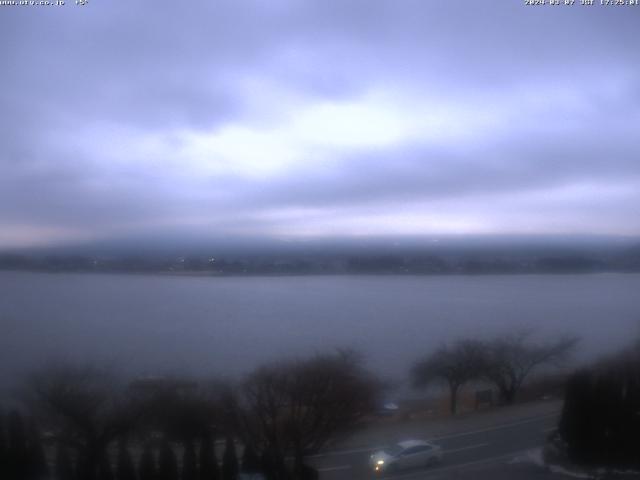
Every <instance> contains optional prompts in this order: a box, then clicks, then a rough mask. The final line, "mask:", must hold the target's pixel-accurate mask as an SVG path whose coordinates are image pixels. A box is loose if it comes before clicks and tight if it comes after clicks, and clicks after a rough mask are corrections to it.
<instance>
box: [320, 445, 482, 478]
mask: <svg viewBox="0 0 640 480" xmlns="http://www.w3.org/2000/svg"><path fill="white" fill-rule="evenodd" d="M487 446H489V444H488V443H478V444H477V445H469V446H468V447H460V448H453V449H451V450H443V451H442V453H456V452H462V451H464V450H473V449H474V448H482V447H487ZM349 468H353V465H340V466H338V467H325V468H318V471H319V472H331V471H334V470H347V469H349Z"/></svg>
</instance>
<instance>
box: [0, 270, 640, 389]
mask: <svg viewBox="0 0 640 480" xmlns="http://www.w3.org/2000/svg"><path fill="white" fill-rule="evenodd" d="M639 292H640V275H631V274H627V275H625V274H598V275H555V276H549V275H522V276H517V275H513V276H511V275H503V276H488V275H484V276H304V277H249V278H240V277H225V278H212V277H181V276H146V275H93V274H41V273H19V272H0V326H1V334H0V378H1V379H2V380H3V383H5V384H6V383H8V382H9V381H14V380H15V377H16V375H23V374H24V373H25V372H26V371H28V370H30V369H33V368H34V367H37V366H40V365H42V364H43V363H45V362H48V361H51V360H58V359H66V360H74V361H94V362H95V361H98V362H100V363H108V364H110V365H112V366H116V367H118V368H122V369H124V370H126V371H128V372H129V373H134V374H151V373H181V372H191V373H194V374H212V375H230V376H234V375H238V374H241V373H243V372H246V371H247V370H249V369H250V368H251V367H253V366H255V365H256V364H258V363H261V362H264V361H268V360H272V359H276V358H280V357H283V356H292V355H306V354H312V353H314V352H320V351H326V350H328V349H331V348H333V347H354V348H356V349H358V350H360V351H361V352H362V353H364V355H365V358H366V360H367V363H368V365H369V366H370V367H371V368H372V369H373V370H375V371H376V372H379V373H381V374H383V375H385V376H389V377H394V378H397V379H403V378H405V377H406V373H407V370H408V368H409V367H410V365H411V363H412V362H413V361H414V360H415V359H416V358H417V357H419V356H420V355H423V354H426V353H428V352H429V351H430V350H431V349H433V348H435V347H437V346H438V345H439V344H440V343H441V342H444V341H448V340H452V339H455V338H458V337H463V336H480V337H482V336H488V335H491V334H494V333H497V332H501V331H505V330H507V329H510V328H514V327H517V326H522V325H528V326H533V327H535V328H536V329H537V332H538V334H539V335H540V336H542V337H543V336H545V335H553V334H556V333H558V332H569V333H577V334H579V335H581V336H582V342H581V345H580V350H579V352H578V356H579V358H580V359H587V358H590V357H593V356H595V355H599V354H603V353H606V352H608V351H611V350H612V349H615V348H618V347H621V346H623V345H624V344H625V343H627V342H630V341H631V340H632V339H634V338H637V337H638V336H639V335H640V294H639Z"/></svg>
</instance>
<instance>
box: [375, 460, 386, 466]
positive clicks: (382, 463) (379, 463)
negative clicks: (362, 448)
mask: <svg viewBox="0 0 640 480" xmlns="http://www.w3.org/2000/svg"><path fill="white" fill-rule="evenodd" d="M376 463H377V464H378V465H384V460H378V461H377V462H376Z"/></svg>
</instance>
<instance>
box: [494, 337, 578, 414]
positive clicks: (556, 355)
mask: <svg viewBox="0 0 640 480" xmlns="http://www.w3.org/2000/svg"><path fill="white" fill-rule="evenodd" d="M530 337H531V331H530V330H525V331H521V332H516V333H512V334H509V335H504V336H502V337H498V338H496V339H494V340H492V341H490V342H488V343H487V344H486V346H485V348H484V358H483V361H482V364H483V365H482V375H483V376H484V377H485V378H486V379H487V380H489V381H490V382H492V383H493V384H494V385H495V386H496V387H497V388H498V391H499V393H500V397H501V398H502V400H503V401H504V402H505V403H509V404H510V403H513V402H514V401H515V398H516V394H517V393H518V390H520V387H521V386H522V383H523V382H524V380H525V379H526V378H527V376H528V375H529V374H530V373H531V372H532V371H533V370H535V369H536V368H538V367H540V366H543V365H559V364H560V363H561V362H563V361H564V360H566V359H567V358H568V356H569V355H570V353H571V352H572V350H573V349H574V348H575V346H576V344H577V343H578V339H577V338H576V337H562V338H560V339H558V340H555V341H546V342H542V343H533V342H532V341H531V340H530Z"/></svg>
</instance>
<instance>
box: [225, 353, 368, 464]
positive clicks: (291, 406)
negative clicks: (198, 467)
mask: <svg viewBox="0 0 640 480" xmlns="http://www.w3.org/2000/svg"><path fill="white" fill-rule="evenodd" d="M379 388H380V384H379V383H378V382H377V381H376V380H375V379H374V378H373V377H372V376H371V375H369V374H368V373H367V372H366V371H365V370H364V369H363V368H362V366H361V362H360V359H359V358H358V356H357V355H355V354H354V353H352V352H338V353H336V354H333V355H318V356H315V357H313V358H310V359H306V360H295V361H289V362H282V363H279V364H275V365H271V366H266V367H262V368H259V369H257V370H256V371H254V372H253V373H252V374H251V375H250V376H249V377H248V378H247V379H246V381H245V382H244V384H243V385H242V387H241V389H240V391H239V392H238V398H237V410H236V418H237V423H238V427H239V431H240V433H241V435H242V436H243V437H244V438H245V439H246V440H245V443H251V444H253V445H256V446H258V448H260V449H261V450H262V451H263V452H264V453H263V459H264V460H265V462H266V464H267V466H268V468H269V469H271V470H277V469H279V468H281V466H282V464H283V463H284V462H282V459H283V458H284V457H285V456H286V455H287V454H291V455H293V456H294V458H295V461H296V463H298V464H300V463H301V462H302V459H303V457H304V455H306V454H308V453H310V452H316V451H318V450H319V449H320V448H322V447H323V446H325V445H326V444H327V442H329V441H330V440H331V439H333V438H335V437H336V435H338V434H341V433H345V432H348V431H350V430H351V429H353V428H354V427H355V426H356V425H357V424H358V422H359V421H360V420H361V419H362V418H363V417H364V416H365V415H367V414H368V413H370V412H372V411H373V409H374V408H375V404H376V400H377V395H378V392H379ZM272 475H273V474H272Z"/></svg>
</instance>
